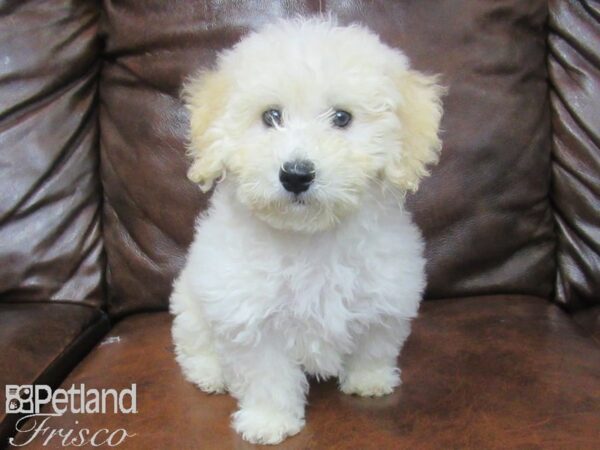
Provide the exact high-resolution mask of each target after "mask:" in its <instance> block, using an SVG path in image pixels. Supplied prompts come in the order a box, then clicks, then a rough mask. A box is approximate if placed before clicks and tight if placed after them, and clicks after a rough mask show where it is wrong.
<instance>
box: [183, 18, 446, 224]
mask: <svg viewBox="0 0 600 450" xmlns="http://www.w3.org/2000/svg"><path fill="white" fill-rule="evenodd" d="M441 93H442V90H441V88H440V87H439V86H438V85H437V84H436V79H435V78H434V77H430V76H426V75H423V74H421V73H418V72H416V71H413V70H411V69H410V68H409V65H408V61H407V59H406V57H405V56H404V55H403V54H402V53H401V52H400V51H398V50H396V49H392V48H390V47H388V46H387V45H385V44H383V43H382V42H381V41H380V40H379V39H378V37H377V36H376V35H374V34H373V33H371V32H369V31H368V30H366V29H365V28H362V27H359V26H349V27H342V26H337V25H336V24H335V23H334V22H333V21H331V20H320V19H312V20H295V21H283V22H279V23H277V24H274V25H270V26H267V27H266V28H264V29H263V30H261V31H259V32H255V33H252V34H250V35H249V36H248V37H246V38H245V39H244V40H242V41H241V42H240V43H239V44H237V45H236V46H235V47H233V48H232V49H230V50H228V51H225V52H224V53H222V54H221V55H220V56H219V60H218V63H217V66H216V68H215V69H214V70H213V71H208V72H201V73H200V74H199V75H197V76H196V77H194V78H192V79H191V80H190V81H189V82H188V83H186V86H185V87H184V98H185V101H186V105H187V107H188V109H189V111H190V114H191V126H190V146H189V153H190V155H191V156H192V158H193V164H192V166H191V168H190V169H189V172H188V177H189V178H190V180H192V181H194V182H196V183H198V184H199V185H200V187H201V188H202V190H204V191H206V190H208V189H210V188H211V187H212V185H213V184H214V183H215V181H216V180H218V179H219V178H220V177H223V176H225V175H226V176H227V179H228V181H227V182H228V183H234V184H235V191H236V198H237V200H238V201H240V202H241V203H242V204H244V205H246V206H247V207H248V208H249V209H250V210H251V211H252V212H253V213H254V214H255V215H256V216H257V217H259V218H261V219H262V220H264V221H266V222H267V223H269V224H270V225H272V226H274V227H276V228H280V229H288V230H295V231H305V232H315V231H319V230H325V229H328V228H330V227H332V226H334V225H335V224H336V223H338V222H339V221H340V220H341V219H343V217H344V216H345V215H347V214H349V213H351V212H352V211H354V210H356V209H357V208H359V207H360V204H361V201H362V200H363V198H364V193H365V192H366V191H367V189H370V188H373V187H375V186H377V187H378V188H381V189H396V190H399V191H400V193H401V194H402V193H405V192H407V191H414V190H416V189H417V186H418V184H419V181H420V180H421V178H422V177H423V176H425V175H426V174H427V170H426V166H427V165H428V164H431V163H435V162H437V159H438V155H439V151H440V147H441V142H440V139H439V138H438V128H439V122H440V118H441V115H442V108H441V102H440V95H441Z"/></svg>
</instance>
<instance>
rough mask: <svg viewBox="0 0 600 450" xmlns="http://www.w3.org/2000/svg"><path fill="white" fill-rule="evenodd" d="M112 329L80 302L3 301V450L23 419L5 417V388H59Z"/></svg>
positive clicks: (0, 404) (0, 421)
mask: <svg viewBox="0 0 600 450" xmlns="http://www.w3.org/2000/svg"><path fill="white" fill-rule="evenodd" d="M108 329H109V323H108V317H107V316H106V314H104V313H103V312H101V311H100V310H98V309H97V308H94V307H89V306H87V305H81V304H77V302H72V303H70V304H68V303H61V302H27V303H22V302H18V303H12V302H7V301H5V302H1V303H0V448H3V446H4V444H5V443H6V442H5V440H6V438H7V437H8V436H11V435H13V434H14V432H15V428H14V424H15V422H16V420H17V418H18V417H19V416H18V415H15V414H5V412H6V410H5V404H6V403H5V400H6V397H5V386H6V385H7V384H18V385H22V384H34V383H35V384H48V385H51V386H56V385H58V384H60V382H61V381H62V380H63V379H64V377H65V376H66V375H67V374H68V373H69V371H70V370H71V369H72V368H73V367H74V366H75V365H76V364H77V363H78V362H79V361H80V360H81V358H83V356H84V355H85V354H86V353H87V352H88V351H89V350H90V349H91V348H92V347H93V346H94V344H95V343H96V342H97V341H98V339H100V337H101V336H102V335H103V334H104V333H106V332H107V331H108Z"/></svg>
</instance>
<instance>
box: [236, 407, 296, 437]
mask: <svg viewBox="0 0 600 450" xmlns="http://www.w3.org/2000/svg"><path fill="white" fill-rule="evenodd" d="M232 425H233V428H234V430H235V431H237V432H238V433H239V434H240V435H241V436H242V438H243V439H244V440H246V441H248V442H250V443H252V444H279V443H280V442H281V441H283V440H284V439H285V438H286V437H289V436H293V435H295V434H297V433H298V432H299V431H300V430H301V429H302V428H303V427H304V419H302V418H298V417H295V416H294V415H292V414H286V413H285V412H281V411H275V410H268V409H263V408H242V409H240V410H238V411H237V412H235V413H234V414H233V422H232Z"/></svg>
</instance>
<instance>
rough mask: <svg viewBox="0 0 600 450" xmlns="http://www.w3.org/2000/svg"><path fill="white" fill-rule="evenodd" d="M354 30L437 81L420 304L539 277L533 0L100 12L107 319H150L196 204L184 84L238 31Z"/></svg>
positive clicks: (539, 132) (545, 249) (419, 201)
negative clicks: (288, 24) (274, 27)
mask: <svg viewBox="0 0 600 450" xmlns="http://www.w3.org/2000/svg"><path fill="white" fill-rule="evenodd" d="M319 4H321V5H322V6H323V9H324V11H325V12H329V11H331V12H333V13H335V14H336V15H338V17H339V18H340V21H341V22H342V23H347V22H352V21H361V22H363V23H365V24H367V25H368V26H370V27H371V28H372V29H374V30H375V31H377V32H378V33H380V34H381V36H382V37H383V39H384V40H385V41H386V42H388V43H390V44H392V45H399V46H400V47H402V48H404V49H405V51H406V53H408V55H409V56H410V57H411V58H412V59H413V62H414V65H415V67H417V68H418V69H421V70H423V71H427V72H430V73H440V74H442V80H443V82H444V83H445V84H446V85H447V86H448V87H449V88H450V94H449V96H448V97H447V98H446V101H445V109H446V114H445V117H444V122H443V128H444V129H445V132H444V142H445V144H444V150H443V157H442V162H441V164H440V166H439V167H438V168H436V169H435V170H433V176H432V177H431V178H430V179H428V180H427V181H426V182H425V184H424V186H423V189H422V190H421V191H420V192H419V193H418V194H417V196H416V197H414V198H413V199H411V202H410V207H411V208H412V209H413V210H414V211H415V212H416V218H417V221H418V222H419V224H420V225H421V227H422V228H423V230H424V233H425V236H426V238H427V240H428V254H427V256H428V260H429V265H428V272H429V279H430V284H429V290H428V293H427V296H428V297H432V298H436V297H437V298H440V297H448V296H457V295H476V294H482V293H528V294H535V295H538V296H543V297H549V296H550V295H551V292H552V289H553V281H554V245H553V234H552V216H551V212H550V210H549V202H548V190H549V180H550V141H549V139H550V135H549V107H548V101H547V76H546V69H545V67H546V64H545V51H546V47H545V39H546V34H545V29H544V26H545V23H546V19H547V10H546V3H545V2H544V1H528V2H523V1H520V0H513V1H502V2H466V1H464V2H456V1H454V0H447V1H419V2H416V1H397V2H393V1H331V2H318V1H312V2H308V1H298V2H268V1H248V2H212V1H183V0H179V1H174V2H168V3H167V2H162V1H159V0H154V1H144V2H141V1H135V0H127V1H118V2H116V1H109V0H107V1H106V2H104V9H105V11H104V12H105V20H104V22H103V25H102V29H103V33H104V34H105V35H106V38H107V46H106V59H107V60H106V63H105V64H104V66H103V71H102V82H101V88H100V95H101V112H100V123H101V152H102V181H103V185H104V188H105V203H104V218H105V230H106V246H107V255H108V263H109V274H108V280H109V285H110V300H109V303H110V311H111V313H112V314H115V315H121V314H125V313H127V312H129V311H135V310H143V309H150V308H152V309H161V308H165V306H166V301H167V298H168V295H169V293H170V289H171V280H172V279H173V277H174V276H175V274H176V273H177V272H178V270H179V269H180V268H181V266H182V264H183V261H184V254H185V250H186V248H187V246H188V245H189V243H190V241H191V238H192V227H193V221H194V218H195V217H196V215H197V213H198V212H199V211H201V210H204V209H205V208H206V206H207V197H205V196H202V195H201V194H200V193H199V190H198V189H197V188H196V187H195V186H194V185H192V184H191V183H190V182H189V181H187V179H186V178H185V169H186V167H187V165H188V161H186V159H185V157H184V142H185V135H186V120H187V117H186V114H185V112H184V110H183V108H182V105H181V102H180V101H179V100H178V96H179V89H180V86H181V84H182V82H183V80H184V78H185V77H186V76H187V75H189V74H191V73H192V72H193V71H194V70H196V69H198V68H201V67H208V66H210V65H211V64H212V62H213V61H214V57H215V52H216V51H217V50H220V49H222V48H225V47H229V46H230V45H232V44H233V43H235V42H236V41H237V40H238V39H239V38H240V36H242V35H243V34H244V33H245V32H246V30H248V29H251V28H256V27H258V26H260V25H262V24H263V23H265V22H267V21H271V20H274V19H276V18H278V17H283V16H291V15H295V14H297V13H300V14H314V13H317V12H318V11H319Z"/></svg>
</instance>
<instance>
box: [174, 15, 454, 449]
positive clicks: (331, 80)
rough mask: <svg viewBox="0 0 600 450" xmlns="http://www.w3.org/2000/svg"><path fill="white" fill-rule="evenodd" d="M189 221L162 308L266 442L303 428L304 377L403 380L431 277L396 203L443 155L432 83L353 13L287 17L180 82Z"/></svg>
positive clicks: (198, 374)
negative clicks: (185, 113) (189, 240)
mask: <svg viewBox="0 0 600 450" xmlns="http://www.w3.org/2000/svg"><path fill="white" fill-rule="evenodd" d="M184 93H185V100H186V103H187V107H188V109H189V111H190V115H191V127H190V128H191V133H190V142H191V144H190V147H189V151H190V155H191V156H192V157H193V164H192V166H191V168H190V170H189V173H188V177H189V178H190V179H191V180H192V181H194V182H196V183H198V184H199V185H200V187H201V188H202V190H203V191H207V190H209V189H210V188H211V187H212V186H213V185H214V184H215V182H216V181H217V180H219V179H220V180H221V181H220V182H218V183H217V184H216V188H215V191H214V194H213V197H212V206H211V208H210V209H209V210H208V212H206V213H205V214H202V215H201V216H200V217H199V219H198V221H197V223H196V233H195V239H194V242H193V244H192V246H191V248H190V251H189V255H188V259H187V263H186V265H185V268H184V269H183V271H182V273H181V275H180V276H179V278H178V279H177V280H176V282H175V284H174V291H173V294H172V297H171V311H172V313H173V314H174V315H175V320H174V324H173V339H174V342H175V352H176V355H177V361H178V362H179V364H180V365H181V367H182V368H183V373H184V374H185V376H186V378H187V379H188V380H190V381H192V382H194V383H196V384H197V385H198V386H199V387H200V388H201V389H202V390H203V391H205V392H215V393H216V392H225V391H229V392H230V393H231V394H232V395H233V396H234V397H235V398H237V399H238V401H239V410H238V411H237V412H236V413H235V414H234V415H233V427H234V428H235V430H236V431H237V432H239V433H241V435H242V436H243V437H244V439H246V440H248V441H250V442H254V443H263V444H274V443H278V442H280V441H282V440H283V439H284V438H285V437H286V436H290V435H294V434H296V433H297V432H298V431H300V429H301V428H302V427H303V425H304V405H305V398H306V393H307V389H308V382H307V379H306V374H311V375H314V376H316V377H317V378H327V377H334V376H335V377H339V385H340V389H341V390H342V391H343V392H345V393H347V394H357V395H362V396H381V395H385V394H389V393H390V392H392V390H393V389H394V387H396V386H398V385H399V384H400V370H399V369H398V368H397V367H396V360H397V356H398V354H399V352H400V349H401V347H402V345H403V343H404V341H405V339H406V338H407V336H408V335H409V333H410V320H411V319H412V318H413V317H415V315H416V314H417V310H418V307H419V302H420V300H421V295H422V292H423V289H424V286H425V276H424V259H423V241H422V238H421V234H420V232H419V230H418V229H417V227H416V226H415V225H414V224H413V222H412V221H411V217H410V215H409V213H407V212H406V211H405V209H404V207H403V200H404V196H405V193H406V192H407V191H414V190H415V189H416V188H417V186H418V183H419V180H420V179H421V178H422V177H423V176H424V175H426V174H427V172H426V165H427V164H430V163H435V162H436V161H437V159H438V155H439V150H440V146H441V144H440V140H439V138H438V126H439V122H440V117H441V115H442V108H441V103H440V94H441V89H440V88H439V86H437V85H436V81H435V78H432V77H428V76H425V75H422V74H420V73H417V72H415V71H413V70H411V69H410V68H409V64H408V61H407V58H406V57H405V56H404V55H403V54H402V53H401V52H400V51H398V50H396V49H392V48H390V47H388V46H386V45H385V44H383V43H382V42H381V41H380V40H379V39H378V37H377V36H376V35H374V34H373V33H371V32H370V31H368V30H366V29H365V28H363V27H360V26H349V27H342V26H338V25H336V23H335V22H334V21H333V20H322V19H311V20H293V21H283V22H279V23H277V24H275V25H270V26H267V27H266V28H264V29H262V30H261V31H259V32H255V33H252V34H250V35H249V36H248V37H246V38H245V39H244V40H242V41H241V42H240V43H238V44H237V45H236V46H235V47H233V48H232V49H230V50H227V51H225V52H224V53H222V54H221V55H220V57H219V59H218V63H217V65H216V68H215V69H214V70H213V71H208V72H203V73H200V74H199V75H197V76H196V77H195V78H193V79H192V80H191V81H189V83H187V85H186V86H185V90H184Z"/></svg>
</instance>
